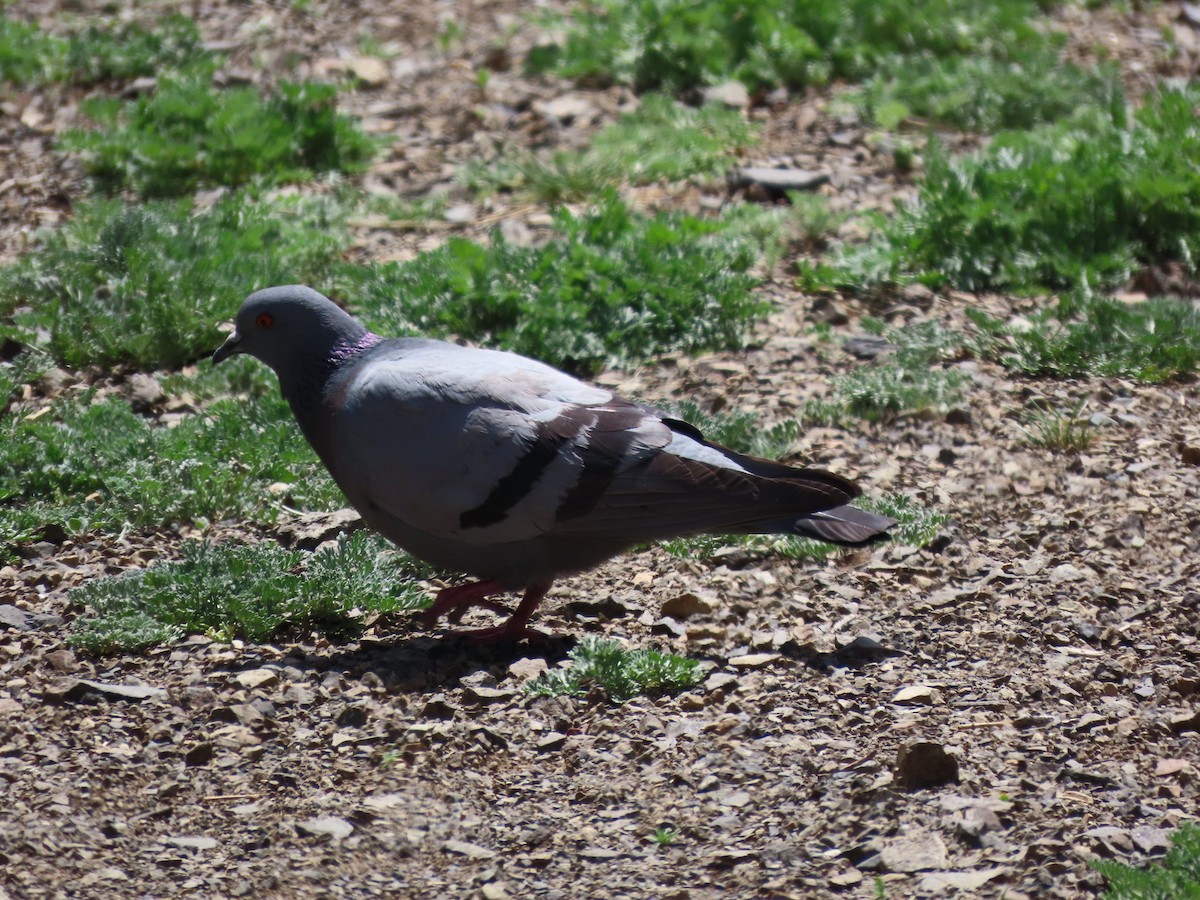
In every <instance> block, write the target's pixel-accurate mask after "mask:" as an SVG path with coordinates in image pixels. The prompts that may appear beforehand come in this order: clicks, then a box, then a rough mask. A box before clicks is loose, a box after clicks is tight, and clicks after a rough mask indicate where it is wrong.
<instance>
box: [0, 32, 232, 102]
mask: <svg viewBox="0 0 1200 900" xmlns="http://www.w3.org/2000/svg"><path fill="white" fill-rule="evenodd" d="M206 59H209V55H208V54H207V53H206V51H205V50H204V48H203V45H202V42H201V40H200V32H199V31H198V30H197V29H196V25H195V23H193V22H192V21H191V20H190V19H188V18H185V17H184V16H180V15H171V16H168V17H167V18H165V19H163V21H162V22H160V23H159V24H158V25H157V26H156V27H155V28H153V29H150V30H147V29H145V28H142V27H141V26H140V25H132V24H130V25H122V26H119V27H118V28H116V29H115V30H109V29H102V28H98V27H96V26H95V25H89V26H87V27H86V28H83V29H80V30H78V31H75V32H73V33H71V34H69V35H67V36H66V37H58V36H56V35H53V34H50V33H49V32H46V31H43V30H42V29H40V28H38V27H37V26H36V25H33V24H30V23H27V22H23V21H20V20H18V19H11V18H9V17H8V16H0V81H7V82H10V83H12V84H16V85H22V86H32V85H40V84H47V83H51V82H64V81H65V82H71V83H73V84H78V85H91V84H98V83H101V82H126V81H132V80H133V79H135V78H140V77H144V76H151V75H157V74H158V73H159V72H160V71H162V70H164V69H173V68H188V67H190V66H193V65H197V64H199V63H202V62H203V61H205V60H206Z"/></svg>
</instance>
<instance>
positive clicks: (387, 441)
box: [329, 343, 671, 544]
mask: <svg viewBox="0 0 1200 900" xmlns="http://www.w3.org/2000/svg"><path fill="white" fill-rule="evenodd" d="M335 391H336V397H335V398H333V402H331V403H330V406H331V407H332V417H331V440H330V451H329V457H330V459H329V463H330V469H331V471H332V472H333V474H334V478H335V479H336V480H337V482H338V484H339V486H341V488H342V489H343V491H345V493H346V495H347V496H348V497H349V499H350V501H351V502H352V503H353V504H354V505H355V506H356V507H358V508H359V509H360V510H364V511H365V510H367V509H369V508H372V507H374V508H376V509H378V510H381V511H382V512H384V513H386V514H387V515H388V516H391V517H394V518H397V519H400V520H402V521H403V522H405V523H406V524H407V525H409V526H410V527H412V528H415V529H417V530H420V531H422V532H424V533H426V534H430V535H434V536H437V537H439V538H443V539H447V540H457V541H462V542H464V543H474V544H497V543H505V542H510V541H521V540H529V539H532V538H536V537H539V536H542V535H545V534H547V533H549V532H551V531H552V530H554V528H555V526H556V524H557V522H558V521H559V519H560V517H561V516H562V515H563V514H564V510H565V511H566V512H567V513H568V514H569V513H570V512H571V511H572V510H576V509H579V508H581V507H580V504H581V503H586V502H589V500H587V499H586V498H589V497H590V492H589V491H588V486H589V485H594V484H596V483H597V480H598V476H599V473H600V472H601V471H603V472H604V473H606V474H613V473H618V472H621V471H623V470H625V469H628V468H630V467H636V466H638V465H639V464H641V463H642V462H644V461H645V460H647V459H648V458H650V457H652V456H654V455H655V454H656V453H657V452H658V451H659V450H660V449H661V448H663V447H665V446H666V445H667V444H668V443H669V442H670V440H671V432H670V429H669V428H668V427H667V426H666V425H665V424H664V423H663V422H662V421H660V420H659V419H658V418H657V417H656V416H654V415H651V414H650V413H648V412H646V411H645V410H643V409H641V408H640V407H638V406H636V405H634V404H631V403H628V402H627V401H624V400H621V399H620V398H618V397H615V396H614V395H613V394H612V393H611V392H609V391H607V390H604V389H601V388H596V387H592V386H590V385H587V384H584V383H583V382H580V381H577V380H576V379H574V378H571V377H570V376H568V375H565V374H563V373H561V372H558V371H556V370H555V369H552V368H550V367H548V366H544V365H542V364H540V363H537V362H534V361H532V360H527V359H525V358H524V357H520V356H516V355H513V354H507V353H498V352H494V351H486V350H470V349H467V348H460V347H455V346H453V345H444V344H425V343H422V344H420V345H416V346H415V349H413V347H412V345H410V351H409V352H405V353H397V354H393V355H382V356H380V357H375V358H371V359H369V360H367V361H365V362H364V364H363V365H361V366H359V367H358V368H357V369H356V370H355V371H354V372H353V373H352V374H351V376H350V378H349V379H348V380H347V383H346V384H343V385H338V386H337V387H336V389H335Z"/></svg>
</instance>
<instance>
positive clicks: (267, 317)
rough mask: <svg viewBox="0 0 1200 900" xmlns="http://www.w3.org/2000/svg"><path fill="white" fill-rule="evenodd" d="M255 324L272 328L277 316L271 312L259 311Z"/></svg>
mask: <svg viewBox="0 0 1200 900" xmlns="http://www.w3.org/2000/svg"><path fill="white" fill-rule="evenodd" d="M254 324H255V325H257V326H258V327H259V328H270V327H271V326H272V325H274V324H275V317H274V316H273V315H271V314H270V313H259V314H258V318H257V319H255V320H254Z"/></svg>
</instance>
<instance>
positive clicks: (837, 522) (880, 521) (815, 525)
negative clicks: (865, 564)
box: [794, 506, 896, 546]
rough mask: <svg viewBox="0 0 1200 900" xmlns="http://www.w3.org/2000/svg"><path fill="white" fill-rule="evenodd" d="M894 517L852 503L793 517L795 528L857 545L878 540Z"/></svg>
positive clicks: (823, 537)
mask: <svg viewBox="0 0 1200 900" xmlns="http://www.w3.org/2000/svg"><path fill="white" fill-rule="evenodd" d="M895 524H896V520H895V519H893V518H891V517H889V516H881V515H879V514H878V513H873V512H867V511H866V510H865V509H859V508H858V507H856V506H835V507H834V508H833V509H825V510H822V511H821V512H816V513H812V514H810V515H807V516H805V517H804V518H802V519H799V520H797V522H796V523H795V525H794V528H795V530H796V531H798V532H799V533H800V534H803V535H807V536H808V537H815V538H819V539H820V540H823V541H832V542H833V543H835V544H846V545H849V546H859V545H862V544H870V543H873V542H875V541H878V540H882V539H883V538H884V537H885V536H886V534H887V531H888V529H889V528H891V527H892V526H893V525H895Z"/></svg>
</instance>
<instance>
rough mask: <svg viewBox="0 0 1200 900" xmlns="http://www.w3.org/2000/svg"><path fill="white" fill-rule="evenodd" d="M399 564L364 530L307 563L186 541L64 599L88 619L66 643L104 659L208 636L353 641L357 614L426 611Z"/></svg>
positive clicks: (253, 548)
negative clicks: (291, 634)
mask: <svg viewBox="0 0 1200 900" xmlns="http://www.w3.org/2000/svg"><path fill="white" fill-rule="evenodd" d="M399 556H400V555H399V554H396V553H394V552H384V547H383V542H382V540H381V539H379V538H375V537H371V536H368V535H366V534H365V533H363V532H359V533H357V534H354V535H352V536H351V537H349V538H346V537H342V538H339V540H338V543H337V547H336V548H325V549H322V550H319V551H317V552H316V553H314V554H311V555H309V554H306V553H304V552H302V551H292V552H289V551H286V550H284V549H282V548H281V547H279V546H278V545H277V544H273V543H269V542H264V543H257V544H234V543H222V544H210V543H208V542H196V541H192V542H188V543H186V544H185V545H184V548H183V559H182V560H180V561H178V562H168V563H158V564H155V565H153V566H151V567H150V568H148V569H145V570H142V571H135V572H129V573H126V574H123V575H118V576H115V577H111V578H101V579H97V580H95V581H92V582H89V583H88V584H85V585H84V586H82V587H79V588H75V589H73V590H71V592H70V597H71V601H72V602H73V603H75V604H77V605H79V606H86V607H89V608H90V609H91V610H92V612H93V614H92V615H90V616H88V617H85V618H80V619H77V620H76V621H75V623H74V627H73V630H72V635H71V643H72V644H73V645H74V646H76V647H82V648H84V649H86V650H88V651H90V652H92V653H102V654H107V653H116V652H121V651H136V650H142V649H145V648H147V647H152V646H155V645H157V644H164V643H170V642H172V641H176V640H179V639H180V638H181V637H183V636H184V635H187V634H194V633H206V632H207V633H210V634H213V635H214V636H216V637H217V638H219V639H223V640H228V639H230V638H234V637H240V638H245V639H247V640H250V641H265V640H269V639H270V638H272V637H274V636H275V635H277V634H278V633H279V632H280V631H281V630H283V629H285V628H289V629H294V630H299V629H303V630H307V629H310V628H316V629H320V630H322V631H325V632H327V633H331V634H334V635H344V634H353V633H355V632H356V631H357V630H359V628H360V627H361V617H362V615H363V614H364V613H368V612H373V613H391V612H397V611H400V610H408V609H419V608H422V607H424V606H426V605H428V597H427V596H426V594H425V592H424V591H423V590H421V588H420V587H419V586H418V584H417V583H416V582H415V581H414V580H413V579H412V578H411V577H409V576H408V575H406V574H405V572H404V570H403V569H402V568H401V563H400V561H399V560H398V557H399Z"/></svg>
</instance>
